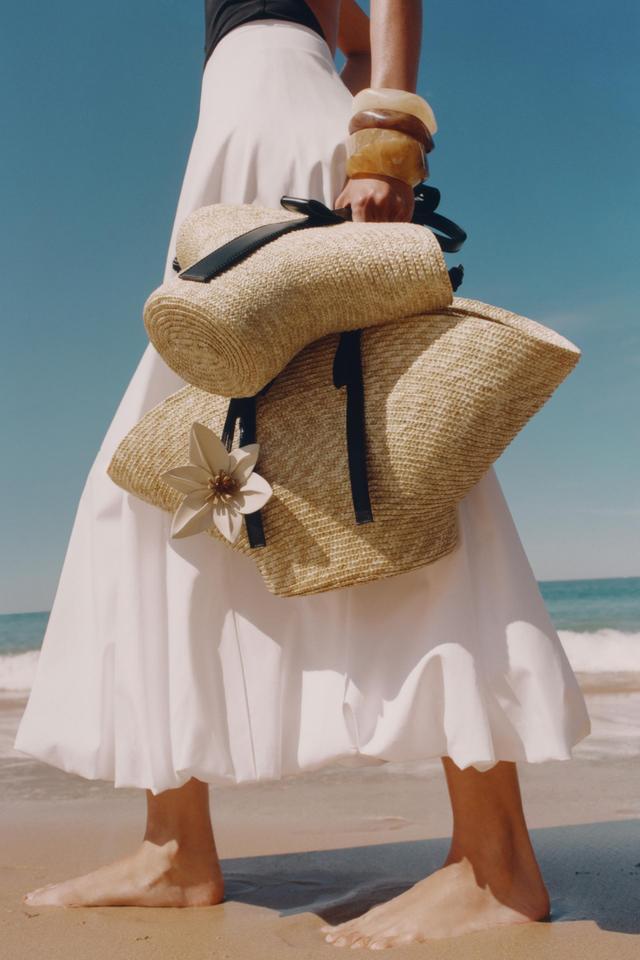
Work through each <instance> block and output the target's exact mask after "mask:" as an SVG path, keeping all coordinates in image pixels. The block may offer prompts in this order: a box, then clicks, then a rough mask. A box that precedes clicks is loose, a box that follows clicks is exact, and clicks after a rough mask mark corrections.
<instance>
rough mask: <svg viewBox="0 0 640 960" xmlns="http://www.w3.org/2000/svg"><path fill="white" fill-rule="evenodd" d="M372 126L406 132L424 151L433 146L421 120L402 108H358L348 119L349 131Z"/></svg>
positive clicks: (429, 151) (427, 151)
mask: <svg viewBox="0 0 640 960" xmlns="http://www.w3.org/2000/svg"><path fill="white" fill-rule="evenodd" d="M373 127H379V128H380V129H381V130H399V131H400V133H406V134H408V135H409V136H410V137H413V138H414V139H415V140H417V141H418V143H420V144H422V148H423V150H424V152H425V153H431V151H432V150H433V148H434V142H433V138H432V136H431V134H430V133H429V131H428V130H427V128H426V126H425V125H424V123H423V122H422V120H420V119H419V118H418V117H414V116H413V114H411V113H405V111H403V110H386V109H383V108H373V107H372V108H371V109H369V110H359V111H358V113H355V114H354V115H353V116H352V117H351V120H350V121H349V133H355V132H356V131H357V130H368V129H371V128H373Z"/></svg>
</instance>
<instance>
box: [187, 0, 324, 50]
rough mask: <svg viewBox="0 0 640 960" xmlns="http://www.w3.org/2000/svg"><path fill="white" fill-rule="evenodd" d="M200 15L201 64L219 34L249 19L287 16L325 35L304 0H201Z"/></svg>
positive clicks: (322, 35)
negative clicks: (202, 35) (202, 27)
mask: <svg viewBox="0 0 640 960" xmlns="http://www.w3.org/2000/svg"><path fill="white" fill-rule="evenodd" d="M204 18H205V45H204V62H205V64H206V62H207V60H208V59H209V57H210V56H211V53H212V51H213V48H214V47H215V46H216V44H217V43H218V42H219V41H220V40H221V39H222V37H224V35H225V34H227V33H229V31H230V30H233V28H234V27H237V26H239V25H240V24H241V23H247V22H248V21H249V20H266V19H275V20H291V21H293V22H294V23H302V24H304V25H305V26H307V27H311V29H312V30H315V31H316V33H318V34H320V36H321V37H322V39H323V40H325V41H326V39H327V38H326V37H325V35H324V32H323V30H322V27H321V26H320V24H319V22H318V18H317V17H316V15H315V13H314V12H313V10H312V9H311V7H310V6H309V5H308V3H306V2H305V0H204Z"/></svg>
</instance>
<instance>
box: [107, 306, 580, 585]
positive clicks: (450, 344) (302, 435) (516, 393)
mask: <svg viewBox="0 0 640 960" xmlns="http://www.w3.org/2000/svg"><path fill="white" fill-rule="evenodd" d="M338 339H339V334H329V335H327V336H325V337H323V338H321V339H319V340H317V341H316V342H314V343H312V344H309V345H308V346H307V347H305V348H304V349H303V350H301V351H300V352H299V353H298V354H297V355H296V356H295V357H294V359H293V360H292V361H291V362H290V363H289V364H288V365H287V366H286V368H285V369H284V370H283V371H282V372H281V373H280V375H279V376H278V377H277V378H276V379H275V381H274V383H273V384H272V386H271V387H270V389H269V390H268V392H267V393H266V394H264V395H262V396H260V397H258V399H257V441H258V443H259V444H260V451H259V457H258V461H257V464H256V469H257V470H258V471H259V473H260V475H261V476H262V477H264V478H265V479H266V480H267V481H268V483H269V484H271V487H272V490H273V493H272V495H271V497H270V499H269V500H268V502H267V503H266V504H265V506H264V507H263V508H262V511H261V512H262V515H263V523H264V531H265V535H266V544H265V545H264V546H260V547H253V548H252V547H251V546H250V544H249V542H248V539H247V535H246V531H245V529H244V527H243V529H242V530H241V533H240V536H239V537H238V539H237V540H236V541H235V542H234V543H231V542H230V541H229V540H227V539H226V538H225V537H224V536H223V535H222V534H220V533H219V532H218V531H217V529H216V528H215V527H214V526H213V524H212V526H211V528H210V529H209V530H207V533H208V534H210V535H211V536H213V537H216V538H218V539H220V540H221V541H222V542H223V543H226V544H227V547H228V548H229V549H234V550H239V551H240V552H241V553H244V554H247V555H249V556H251V557H253V559H254V560H255V562H256V563H257V565H258V567H259V569H260V572H261V574H262V576H263V578H264V581H265V584H266V586H267V588H268V589H269V590H270V591H271V592H272V593H274V594H277V595H280V596H296V595H301V594H311V593H320V592H322V591H324V590H331V589H334V588H337V587H344V586H349V585H351V584H354V583H358V582H363V581H367V580H375V579H379V578H381V577H389V576H393V575H395V574H398V573H401V572H403V571H406V570H411V569H413V568H414V567H418V566H421V565H423V564H426V563H429V562H432V561H434V560H436V559H438V558H439V557H442V556H444V555H445V554H447V553H449V552H450V551H451V550H453V549H454V547H455V546H456V544H457V542H458V528H457V511H456V505H457V503H458V502H459V501H460V500H461V499H462V498H463V497H464V496H465V495H466V493H467V492H468V491H469V490H470V489H471V487H472V486H473V485H474V484H475V483H476V482H477V481H478V480H479V479H480V478H481V477H482V475H483V474H484V473H485V471H486V470H487V469H488V468H489V466H490V465H491V464H492V463H493V461H494V460H496V459H497V457H498V456H499V455H500V454H501V453H502V451H503V450H504V449H505V447H506V446H507V445H508V444H509V442H510V441H511V440H512V439H513V438H514V437H515V436H516V434H517V433H518V432H519V431H520V430H521V429H522V427H523V426H524V424H525V423H526V422H527V421H528V420H529V419H530V418H531V417H532V416H533V414H534V413H535V412H536V411H537V410H538V409H539V408H540V407H541V406H542V405H543V404H544V403H545V402H546V400H547V399H548V398H549V397H550V396H551V394H552V393H553V392H554V390H555V389H556V388H557V387H558V385H559V384H560V383H561V382H562V381H563V380H564V378H565V377H566V376H567V375H568V373H569V372H570V371H571V370H572V369H573V367H574V366H575V364H576V363H577V361H578V359H579V357H580V350H579V349H578V347H576V346H575V345H574V344H573V343H571V342H570V341H569V340H567V339H566V338H564V337H563V336H561V335H560V334H558V333H556V332H555V331H553V330H551V329H549V328H548V327H545V326H543V325H542V324H539V323H536V322H535V321H533V320H529V319H527V318H526V317H522V316H519V315H518V314H515V313H512V312H510V311H508V310H505V309H502V308H500V307H496V306H491V305H489V304H485V303H481V302H479V301H476V300H468V299H464V298H459V297H456V298H454V299H453V302H452V304H451V305H450V306H449V307H446V308H444V309H443V310H440V311H438V312H436V313H433V314H422V315H419V316H414V317H408V318H405V319H403V320H400V321H396V322H393V323H386V324H385V325H383V326H376V327H369V328H368V329H366V330H364V331H363V333H362V341H361V348H362V363H363V376H364V388H365V389H364V394H365V420H366V456H367V466H368V475H369V490H370V495H371V505H372V509H373V518H374V519H373V522H370V523H364V524H356V523H355V522H354V515H353V504H352V500H351V492H350V487H349V472H348V464H347V448H346V441H345V396H344V390H340V389H336V387H334V386H333V383H332V364H333V359H334V354H335V351H336V346H337V344H338ZM227 408H228V399H227V398H225V397H223V396H220V395H215V394H211V393H208V392H205V391H203V390H201V389H198V388H196V387H193V386H187V387H184V388H182V389H181V390H179V391H177V392H176V393H174V394H173V395H172V396H170V397H168V398H167V399H165V400H164V401H162V402H161V403H160V404H158V405H157V406H156V407H154V408H153V409H152V410H151V411H149V412H148V413H147V414H146V416H144V417H143V419H142V420H141V421H140V422H139V423H138V424H137V425H136V426H135V427H134V428H133V429H132V430H131V431H130V433H129V434H128V435H127V436H126V437H124V439H123V440H122V441H121V443H120V444H119V446H118V448H117V450H116V451H115V454H114V456H113V459H112V461H111V463H110V465H109V467H108V473H109V475H110V477H111V478H112V479H113V480H114V482H115V483H117V484H119V485H120V486H121V487H123V488H124V489H125V490H128V491H130V492H131V493H133V494H135V495H136V496H138V497H141V498H142V499H143V500H146V501H148V502H149V503H152V504H155V505H157V506H158V507H161V508H163V509H164V510H167V511H174V510H176V508H177V507H178V505H179V501H180V499H181V495H180V494H179V493H178V492H176V490H174V489H173V488H172V487H171V486H169V485H168V484H167V483H166V482H165V481H163V480H162V479H161V478H160V475H161V474H162V473H163V472H164V471H166V470H168V469H170V468H173V467H175V466H178V465H181V464H184V463H186V462H187V460H188V459H189V435H190V431H191V425H192V424H193V423H194V422H195V421H197V422H199V423H202V424H205V425H206V426H208V427H210V428H211V429H212V430H213V432H214V433H216V434H217V435H218V436H220V435H221V434H222V428H223V423H224V419H225V414H226V411H227ZM196 535H198V536H200V535H202V534H196Z"/></svg>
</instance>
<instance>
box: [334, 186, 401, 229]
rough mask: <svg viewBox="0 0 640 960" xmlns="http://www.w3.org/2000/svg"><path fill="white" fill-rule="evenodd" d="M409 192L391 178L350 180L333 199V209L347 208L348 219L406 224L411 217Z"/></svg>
mask: <svg viewBox="0 0 640 960" xmlns="http://www.w3.org/2000/svg"><path fill="white" fill-rule="evenodd" d="M413 200H414V194H413V188H412V187H411V186H409V184H406V183H404V182H403V181H402V180H397V179H396V178H394V177H385V176H380V177H354V178H352V179H350V180H348V181H347V183H346V185H345V187H344V188H343V190H342V191H341V193H340V194H339V196H338V197H336V200H335V203H334V208H338V207H346V206H349V207H351V219H352V220H354V221H355V222H363V221H369V222H370V221H376V222H381V221H408V220H411V217H412V216H413Z"/></svg>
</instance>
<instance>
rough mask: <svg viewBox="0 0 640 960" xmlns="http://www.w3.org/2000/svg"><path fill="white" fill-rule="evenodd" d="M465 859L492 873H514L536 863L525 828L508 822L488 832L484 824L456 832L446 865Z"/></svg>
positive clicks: (456, 830) (454, 832)
mask: <svg viewBox="0 0 640 960" xmlns="http://www.w3.org/2000/svg"><path fill="white" fill-rule="evenodd" d="M465 859H466V860H468V861H469V863H470V864H472V865H473V866H474V867H478V868H481V869H482V870H483V872H489V873H492V874H502V875H505V874H514V873H516V872H517V871H518V870H520V869H522V868H523V867H525V868H530V867H531V866H532V864H535V865H536V866H537V864H536V859H535V854H534V851H533V847H532V845H531V838H530V837H529V833H528V831H527V829H526V827H524V828H523V827H521V826H519V825H517V826H514V825H512V824H510V823H509V821H504V822H501V823H500V824H497V825H495V827H494V828H493V829H487V825H486V824H478V823H476V824H475V825H474V828H473V829H467V830H463V829H459V828H458V829H455V828H454V831H453V835H452V838H451V846H450V848H449V853H448V855H447V861H446V862H447V864H449V863H457V862H459V861H461V860H465Z"/></svg>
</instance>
